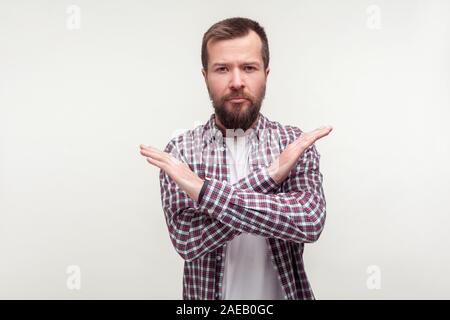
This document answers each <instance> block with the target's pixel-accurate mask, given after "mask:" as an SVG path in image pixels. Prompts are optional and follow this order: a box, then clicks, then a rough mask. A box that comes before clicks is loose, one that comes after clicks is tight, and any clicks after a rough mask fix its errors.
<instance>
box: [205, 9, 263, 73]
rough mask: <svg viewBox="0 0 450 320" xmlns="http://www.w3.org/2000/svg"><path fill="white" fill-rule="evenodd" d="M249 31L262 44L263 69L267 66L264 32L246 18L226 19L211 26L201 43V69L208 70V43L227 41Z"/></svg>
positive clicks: (257, 24)
mask: <svg viewBox="0 0 450 320" xmlns="http://www.w3.org/2000/svg"><path fill="white" fill-rule="evenodd" d="M250 30H253V31H254V32H256V34H257V35H258V36H259V38H260V39H261V42H262V48H261V55H262V60H263V62H264V69H267V67H268V66H269V43H268V41H267V36H266V32H265V31H264V28H263V27H261V26H260V25H259V23H258V22H256V21H254V20H250V19H247V18H241V17H236V18H228V19H225V20H222V21H219V22H217V23H215V24H213V25H212V26H211V27H210V28H209V29H208V31H206V32H205V34H204V35H203V41H202V65H203V69H205V70H207V69H208V50H207V47H206V46H207V44H208V41H210V40H211V41H217V40H229V39H235V38H239V37H243V36H246V35H248V33H249V32H250Z"/></svg>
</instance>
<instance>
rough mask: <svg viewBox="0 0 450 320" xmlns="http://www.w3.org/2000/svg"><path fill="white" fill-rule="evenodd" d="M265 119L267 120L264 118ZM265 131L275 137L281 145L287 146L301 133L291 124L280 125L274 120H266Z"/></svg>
mask: <svg viewBox="0 0 450 320" xmlns="http://www.w3.org/2000/svg"><path fill="white" fill-rule="evenodd" d="M266 119H267V118H266ZM266 129H267V130H268V132H270V133H271V135H272V136H275V137H276V138H278V139H279V140H280V142H282V143H283V144H289V143H291V142H293V141H294V140H295V139H297V138H298V137H300V135H301V134H302V133H303V131H302V130H301V129H300V128H299V127H298V126H294V125H291V124H281V123H280V122H278V121H275V120H269V119H267V125H266Z"/></svg>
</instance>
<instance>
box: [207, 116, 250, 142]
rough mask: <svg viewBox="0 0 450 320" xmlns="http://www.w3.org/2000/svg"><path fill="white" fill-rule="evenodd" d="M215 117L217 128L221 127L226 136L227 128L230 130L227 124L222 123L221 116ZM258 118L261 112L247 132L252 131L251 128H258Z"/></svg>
mask: <svg viewBox="0 0 450 320" xmlns="http://www.w3.org/2000/svg"><path fill="white" fill-rule="evenodd" d="M214 119H215V123H216V126H217V128H219V130H220V131H221V132H222V135H223V136H224V137H225V136H226V135H227V134H226V133H227V130H229V129H228V128H225V126H224V125H223V124H222V122H220V120H219V118H218V117H217V114H216V116H215V117H214ZM258 119H259V114H258V117H256V119H255V121H254V122H253V123H252V125H251V126H250V128H249V129H247V130H245V134H247V133H249V132H251V130H250V129H256V124H257V123H258ZM231 132H234V130H232V131H231Z"/></svg>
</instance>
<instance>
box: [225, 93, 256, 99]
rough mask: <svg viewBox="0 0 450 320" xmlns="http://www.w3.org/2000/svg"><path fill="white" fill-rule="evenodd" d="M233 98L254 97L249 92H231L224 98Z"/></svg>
mask: <svg viewBox="0 0 450 320" xmlns="http://www.w3.org/2000/svg"><path fill="white" fill-rule="evenodd" d="M233 98H244V99H247V100H250V101H253V97H252V96H250V95H248V94H245V93H243V92H242V93H230V94H228V95H226V96H224V97H223V100H229V99H233Z"/></svg>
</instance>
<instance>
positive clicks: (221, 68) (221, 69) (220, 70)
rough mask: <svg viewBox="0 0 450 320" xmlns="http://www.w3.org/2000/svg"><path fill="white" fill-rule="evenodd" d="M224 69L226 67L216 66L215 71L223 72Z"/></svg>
mask: <svg viewBox="0 0 450 320" xmlns="http://www.w3.org/2000/svg"><path fill="white" fill-rule="evenodd" d="M226 69H227V68H225V67H220V68H217V69H216V71H218V72H224V71H226Z"/></svg>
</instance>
